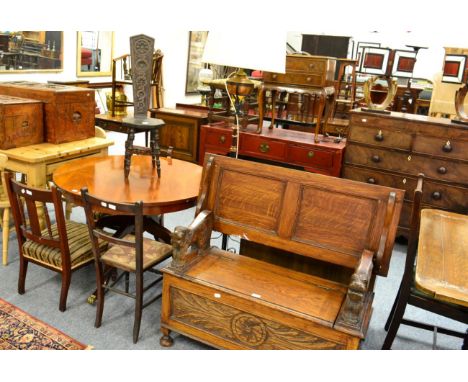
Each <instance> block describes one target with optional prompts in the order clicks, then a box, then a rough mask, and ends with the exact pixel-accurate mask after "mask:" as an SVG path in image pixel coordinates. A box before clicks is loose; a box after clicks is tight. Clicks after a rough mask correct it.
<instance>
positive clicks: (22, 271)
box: [18, 254, 29, 294]
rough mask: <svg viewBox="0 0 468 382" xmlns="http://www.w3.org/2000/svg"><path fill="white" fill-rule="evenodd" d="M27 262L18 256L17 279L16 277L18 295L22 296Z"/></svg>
mask: <svg viewBox="0 0 468 382" xmlns="http://www.w3.org/2000/svg"><path fill="white" fill-rule="evenodd" d="M28 264H29V262H28V260H26V259H25V258H24V257H23V256H22V255H21V254H20V261H19V277H18V293H19V294H24V289H25V288H24V285H25V283H26V273H27V272H28Z"/></svg>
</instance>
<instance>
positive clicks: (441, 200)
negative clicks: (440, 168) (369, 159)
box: [343, 166, 468, 213]
mask: <svg viewBox="0 0 468 382" xmlns="http://www.w3.org/2000/svg"><path fill="white" fill-rule="evenodd" d="M343 178H346V179H352V180H357V181H359V182H367V183H371V184H377V185H380V186H386V187H393V188H400V189H403V190H405V200H409V201H411V200H413V192H414V190H415V188H416V183H417V180H416V178H415V177H410V176H402V175H396V174H389V173H385V172H380V171H377V170H374V169H370V168H360V167H353V166H345V167H344V169H343ZM423 203H425V204H427V205H431V206H433V207H435V208H442V209H450V210H456V211H460V212H461V213H466V212H463V211H467V210H468V188H464V187H456V186H447V185H446V184H443V183H439V182H434V181H431V180H425V181H424V187H423Z"/></svg>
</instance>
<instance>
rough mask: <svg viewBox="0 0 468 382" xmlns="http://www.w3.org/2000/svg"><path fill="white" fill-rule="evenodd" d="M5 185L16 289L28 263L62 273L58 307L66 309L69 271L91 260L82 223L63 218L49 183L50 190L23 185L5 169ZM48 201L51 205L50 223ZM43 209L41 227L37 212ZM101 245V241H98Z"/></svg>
mask: <svg viewBox="0 0 468 382" xmlns="http://www.w3.org/2000/svg"><path fill="white" fill-rule="evenodd" d="M5 185H6V188H7V192H8V197H9V200H10V206H11V211H12V213H13V219H14V221H15V228H16V232H17V238H18V245H19V265H20V269H19V280H18V293H19V294H24V292H25V283H26V273H27V270H28V264H29V263H34V264H37V265H39V266H42V267H45V268H48V269H51V270H53V271H55V272H58V273H60V274H61V275H62V288H61V292H60V304H59V309H60V311H62V312H64V311H65V310H66V304H67V296H68V290H69V287H70V281H71V273H72V272H73V271H75V270H77V269H79V268H81V267H83V266H85V265H87V264H89V263H91V262H92V261H93V252H92V249H91V242H90V240H89V234H88V228H87V226H86V224H82V223H77V222H74V221H70V220H67V221H66V220H65V215H64V210H63V203H62V194H61V193H60V191H59V190H57V189H56V188H55V187H54V186H53V185H52V186H51V189H50V190H46V189H37V188H32V187H27V186H26V185H24V184H22V183H19V182H17V181H15V180H14V179H13V174H12V173H9V172H6V173H5ZM48 205H52V206H53V211H54V213H55V223H53V224H52V222H51V220H50V218H49V213H48V209H47V208H48ZM42 213H44V215H45V222H46V227H45V228H44V229H43V228H42V227H41V224H40V219H39V216H40V215H41V214H42ZM101 245H103V244H101Z"/></svg>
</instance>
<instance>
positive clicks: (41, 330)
mask: <svg viewBox="0 0 468 382" xmlns="http://www.w3.org/2000/svg"><path fill="white" fill-rule="evenodd" d="M84 349H91V347H89V346H86V345H83V344H82V343H80V342H78V341H76V340H74V339H73V338H71V337H69V336H67V335H66V334H64V333H62V332H61V331H60V330H57V329H54V328H53V327H51V326H49V325H47V324H46V323H45V322H42V321H41V320H38V319H37V318H35V317H33V316H31V315H29V314H28V313H26V312H24V311H22V310H21V309H19V308H17V307H16V306H14V305H11V304H10V303H8V302H6V301H4V300H2V299H1V298H0V350H84Z"/></svg>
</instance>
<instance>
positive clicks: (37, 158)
mask: <svg viewBox="0 0 468 382" xmlns="http://www.w3.org/2000/svg"><path fill="white" fill-rule="evenodd" d="M113 144H114V141H113V140H112V139H109V138H105V134H104V136H95V137H91V138H86V139H82V140H79V141H73V142H66V143H59V144H53V143H38V144H35V145H29V146H23V147H15V148H12V149H8V150H0V153H3V154H5V155H7V156H8V158H9V159H14V160H19V161H22V162H28V163H40V162H47V161H50V160H53V159H57V158H62V159H63V158H64V157H67V156H72V155H76V154H79V153H82V152H89V151H91V150H100V149H103V148H106V147H109V146H111V145H113Z"/></svg>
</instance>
